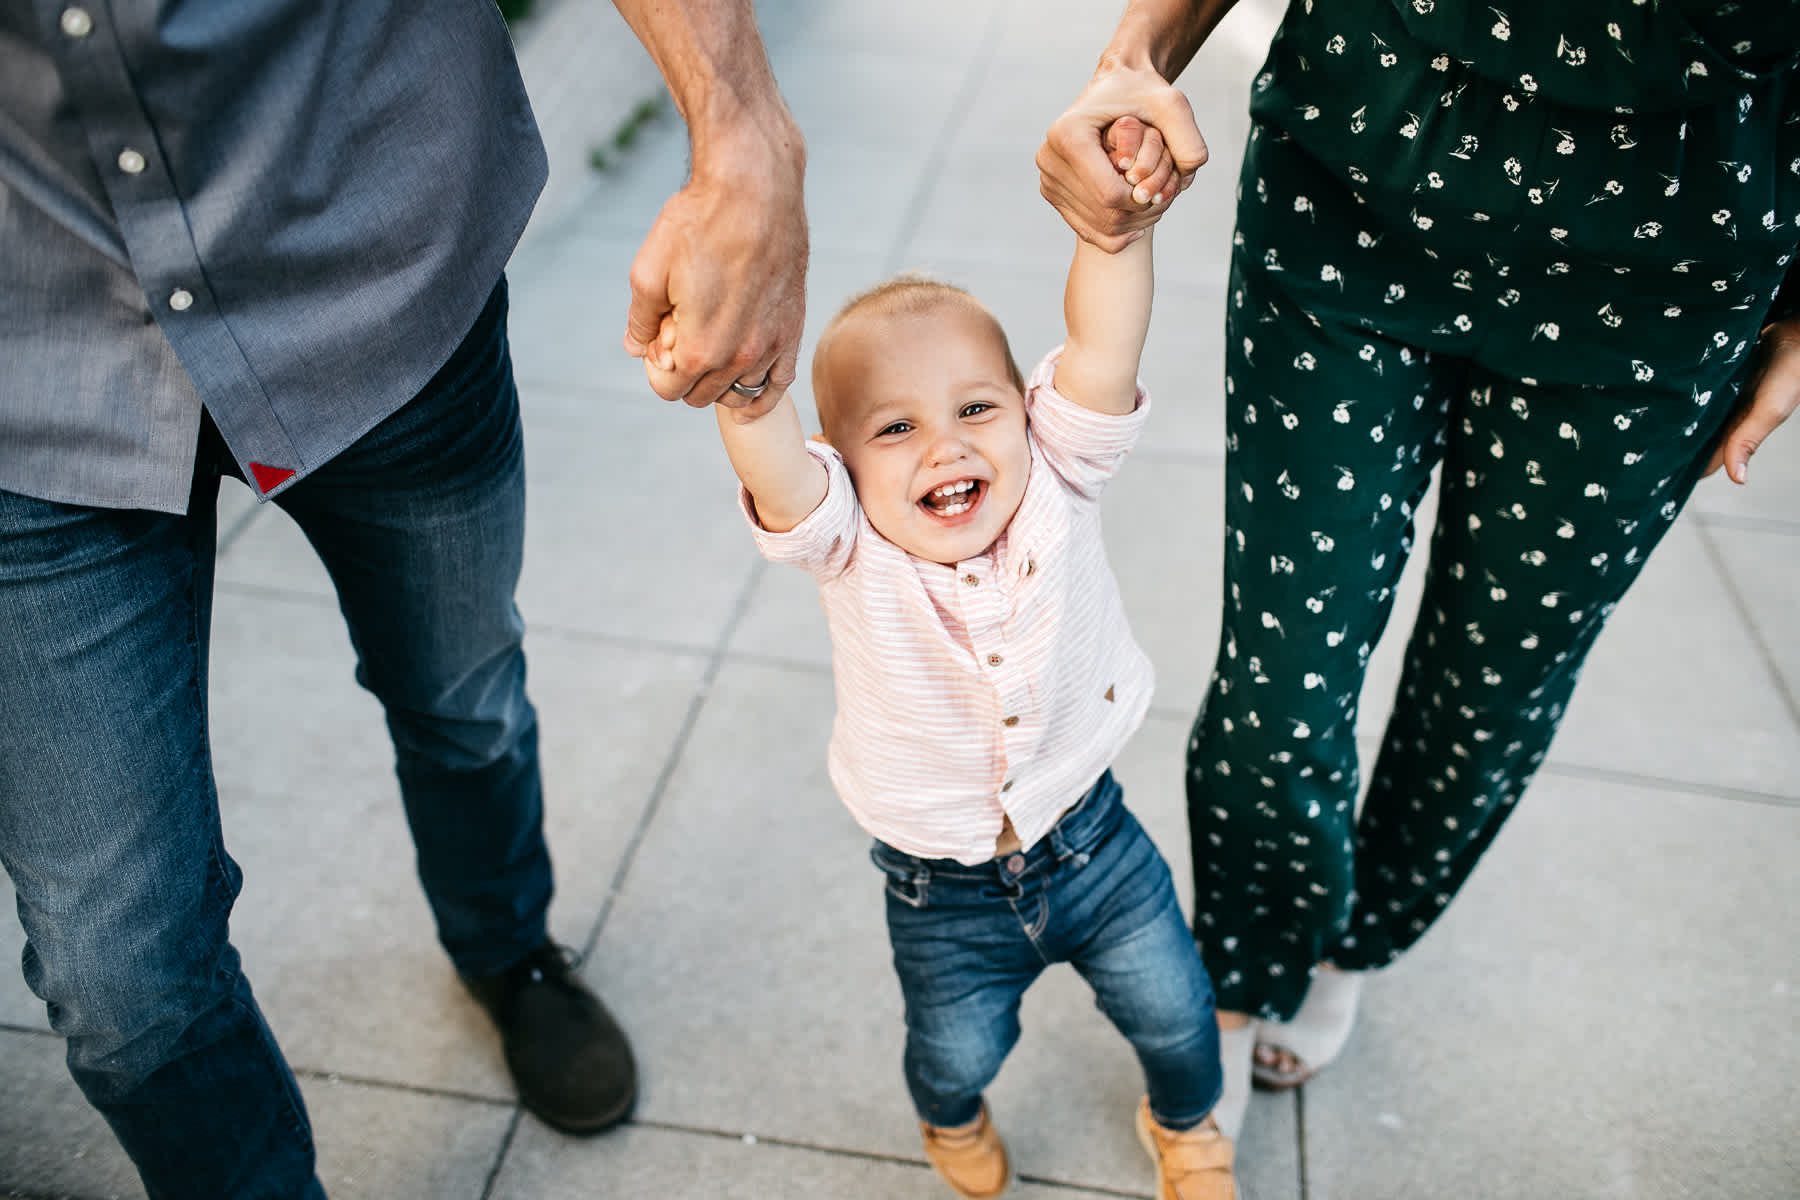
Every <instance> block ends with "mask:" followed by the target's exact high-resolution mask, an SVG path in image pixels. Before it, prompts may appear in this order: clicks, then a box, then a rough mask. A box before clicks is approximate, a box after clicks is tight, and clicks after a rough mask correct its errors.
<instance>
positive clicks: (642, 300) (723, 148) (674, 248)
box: [625, 112, 807, 408]
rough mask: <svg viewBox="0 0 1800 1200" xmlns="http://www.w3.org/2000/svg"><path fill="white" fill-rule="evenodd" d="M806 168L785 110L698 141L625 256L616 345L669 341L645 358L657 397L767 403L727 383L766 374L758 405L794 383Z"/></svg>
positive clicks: (635, 348) (698, 402)
mask: <svg viewBox="0 0 1800 1200" xmlns="http://www.w3.org/2000/svg"><path fill="white" fill-rule="evenodd" d="M780 117H782V118H785V117H786V114H785V112H784V113H781V114H780ZM805 169H806V168H805V153H804V151H803V149H802V148H801V141H800V134H799V131H798V130H797V129H795V128H794V127H793V124H792V121H791V120H771V121H770V122H769V123H768V124H767V125H750V124H745V125H743V126H740V127H739V128H738V129H735V130H732V131H730V132H729V133H728V134H727V135H726V136H725V137H724V138H723V139H722V140H718V141H714V142H712V143H711V144H710V145H709V146H708V147H707V151H706V154H705V157H704V158H702V156H701V153H700V152H699V150H698V148H697V149H696V155H695V164H694V174H693V178H692V179H691V180H689V182H688V184H687V186H685V187H683V188H682V189H681V190H680V191H679V192H676V193H675V195H673V196H671V197H670V198H669V200H668V202H667V203H666V204H664V205H663V208H662V212H661V213H660V214H659V215H658V216H657V218H656V223H655V224H654V225H652V226H651V227H650V233H649V236H648V237H646V238H645V239H644V244H643V246H642V247H641V248H640V249H639V250H638V253H637V258H636V259H635V260H634V261H633V262H632V264H631V308H630V311H629V312H628V313H627V314H626V319H625V350H626V352H627V353H629V354H631V355H633V356H634V357H637V358H646V356H647V355H649V354H650V353H651V349H652V347H653V346H660V347H661V348H662V349H663V350H664V351H666V355H657V356H656V357H657V358H658V359H659V360H660V362H658V363H656V364H653V363H652V362H650V361H649V360H648V359H647V361H646V364H645V365H646V370H647V373H648V375H649V377H650V381H651V386H652V387H653V388H654V389H655V390H656V393H657V394H658V395H659V396H661V397H662V398H663V399H665V400H685V401H687V403H689V404H691V405H693V406H694V407H696V408H704V407H705V406H706V405H708V404H712V403H714V402H719V403H723V404H726V405H730V406H732V407H737V406H740V405H753V406H757V407H766V404H761V403H759V402H758V401H760V397H759V398H758V401H753V400H750V399H748V398H746V397H744V396H741V395H739V394H738V393H736V392H733V391H731V390H730V389H731V385H732V383H733V382H734V381H738V380H741V381H742V382H743V383H744V385H745V386H746V387H754V386H755V385H757V384H758V383H765V382H766V383H767V385H768V392H767V395H768V396H769V397H771V399H770V400H768V401H767V402H766V403H773V398H774V397H778V396H780V395H781V393H782V392H784V391H785V390H786V389H787V387H788V385H790V384H791V383H793V381H794V374H795V362H796V359H797V358H798V355H799V351H800V331H801V326H802V325H803V323H804V321H805V317H806V259H807V233H806V208H805V204H804V201H803V198H802V188H803V182H804V175H805ZM653 365H654V366H655V367H656V369H651V368H652V366H653Z"/></svg>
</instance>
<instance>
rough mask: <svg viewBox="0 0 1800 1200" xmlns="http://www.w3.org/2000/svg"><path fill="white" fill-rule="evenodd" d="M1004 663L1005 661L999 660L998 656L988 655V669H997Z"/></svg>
mask: <svg viewBox="0 0 1800 1200" xmlns="http://www.w3.org/2000/svg"><path fill="white" fill-rule="evenodd" d="M1005 661H1006V660H1005V659H1004V658H1001V657H1000V656H999V655H998V654H990V655H988V666H990V667H997V666H999V665H1000V664H1001V663H1003V662H1005Z"/></svg>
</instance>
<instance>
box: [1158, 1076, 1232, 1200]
mask: <svg viewBox="0 0 1800 1200" xmlns="http://www.w3.org/2000/svg"><path fill="white" fill-rule="evenodd" d="M1137 1131H1138V1140H1139V1141H1140V1142H1142V1143H1143V1144H1144V1149H1145V1150H1146V1151H1148V1152H1149V1155H1150V1158H1151V1161H1153V1162H1155V1163H1156V1200H1235V1198H1236V1196H1237V1183H1236V1181H1235V1179H1234V1178H1233V1176H1232V1173H1231V1158H1232V1149H1231V1139H1230V1138H1228V1137H1226V1136H1225V1135H1224V1134H1222V1133H1220V1132H1219V1127H1218V1125H1217V1124H1215V1123H1214V1121H1213V1119H1212V1117H1211V1116H1208V1117H1207V1118H1206V1120H1204V1121H1202V1122H1200V1124H1198V1125H1196V1126H1194V1127H1193V1128H1192V1129H1182V1130H1179V1131H1177V1130H1172V1129H1164V1128H1163V1127H1162V1126H1161V1125H1158V1124H1157V1123H1156V1118H1155V1117H1153V1116H1151V1115H1150V1097H1148V1096H1145V1097H1144V1098H1143V1100H1142V1101H1140V1102H1139V1104H1138V1110H1137Z"/></svg>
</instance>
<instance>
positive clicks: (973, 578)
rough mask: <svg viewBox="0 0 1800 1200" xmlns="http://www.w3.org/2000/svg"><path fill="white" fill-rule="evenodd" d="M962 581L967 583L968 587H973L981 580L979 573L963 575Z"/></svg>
mask: <svg viewBox="0 0 1800 1200" xmlns="http://www.w3.org/2000/svg"><path fill="white" fill-rule="evenodd" d="M963 582H964V583H966V584H968V585H969V586H970V587H974V586H975V585H976V584H978V583H980V582H981V576H979V575H964V576H963Z"/></svg>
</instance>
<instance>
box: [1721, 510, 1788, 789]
mask: <svg viewBox="0 0 1800 1200" xmlns="http://www.w3.org/2000/svg"><path fill="white" fill-rule="evenodd" d="M1701 528H1702V530H1703V531H1704V536H1705V539H1706V541H1707V542H1709V543H1710V544H1711V547H1712V549H1713V551H1714V553H1716V554H1717V555H1718V561H1719V567H1720V569H1721V571H1722V572H1723V573H1724V575H1725V578H1726V581H1727V583H1728V585H1729V587H1730V588H1731V591H1732V594H1733V596H1734V598H1735V599H1736V601H1737V603H1738V604H1739V605H1740V606H1741V608H1742V610H1743V612H1744V613H1745V614H1746V615H1747V616H1748V618H1749V629H1750V632H1751V634H1752V636H1753V637H1754V638H1755V639H1756V641H1757V643H1758V645H1759V647H1760V649H1761V650H1762V652H1763V657H1764V658H1765V662H1763V663H1762V664H1759V665H1761V666H1763V667H1764V668H1765V669H1767V670H1769V671H1772V672H1774V675H1775V679H1776V681H1777V683H1778V685H1779V688H1780V691H1781V695H1782V696H1783V697H1784V698H1785V699H1786V701H1787V708H1788V712H1789V714H1790V715H1791V716H1794V717H1795V720H1796V732H1800V620H1796V619H1795V616H1796V604H1795V597H1797V596H1800V524H1797V525H1796V527H1795V528H1794V529H1793V530H1792V531H1791V532H1790V531H1786V530H1777V529H1766V530H1748V529H1739V528H1734V527H1732V526H1729V525H1714V524H1709V523H1707V522H1706V521H1705V520H1704V519H1703V520H1702V522H1701ZM1740 669H1741V670H1743V671H1745V672H1747V673H1752V672H1754V671H1755V670H1756V667H1755V666H1751V665H1747V664H1746V665H1744V666H1742V667H1740ZM1788 779H1790V780H1792V776H1791V775H1790V776H1788ZM1796 786H1800V784H1797V785H1796ZM1787 794H1790V795H1791V794H1793V793H1792V792H1789V793H1787Z"/></svg>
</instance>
